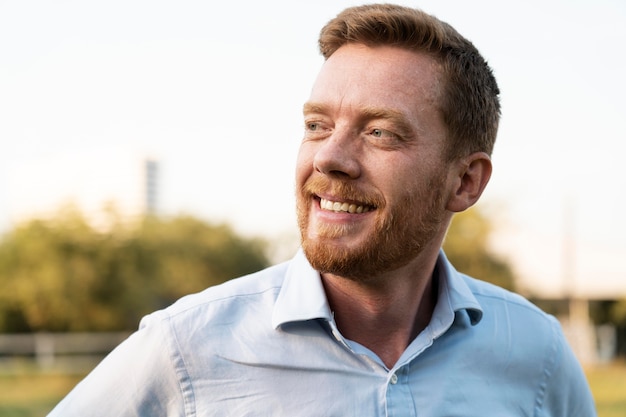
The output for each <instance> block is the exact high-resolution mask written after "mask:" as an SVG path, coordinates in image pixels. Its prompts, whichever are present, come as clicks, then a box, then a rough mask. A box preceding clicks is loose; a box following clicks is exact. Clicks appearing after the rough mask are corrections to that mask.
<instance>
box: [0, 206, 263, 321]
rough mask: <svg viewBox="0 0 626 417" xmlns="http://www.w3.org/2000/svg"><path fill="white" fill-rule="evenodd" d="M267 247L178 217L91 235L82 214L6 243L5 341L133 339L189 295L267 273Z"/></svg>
mask: <svg viewBox="0 0 626 417" xmlns="http://www.w3.org/2000/svg"><path fill="white" fill-rule="evenodd" d="M264 250H265V243H264V242H262V241H260V240H256V239H244V238H242V237H239V236H237V235H236V234H235V233H234V232H233V231H232V230H231V229H230V228H229V227H228V226H226V225H210V224H207V223H204V222H202V221H200V220H198V219H195V218H192V217H188V216H180V217H176V218H173V219H160V218H155V217H146V218H144V219H142V220H140V221H139V222H138V223H137V224H133V225H128V224H124V223H123V222H121V221H119V220H115V221H113V222H112V225H111V227H110V228H108V229H107V231H106V232H102V231H99V230H96V229H94V228H93V227H92V226H90V224H89V223H88V222H87V221H86V220H85V219H84V218H83V217H82V216H81V215H80V214H79V213H77V212H76V211H71V210H70V211H65V212H62V213H61V214H59V215H58V216H56V217H55V218H54V219H52V220H48V221H44V220H32V221H29V222H27V223H25V224H22V225H20V226H18V227H17V228H15V229H14V230H12V231H11V232H9V233H8V234H7V235H5V236H4V237H3V239H2V240H1V241H0V287H1V288H2V291H1V292H0V331H5V332H22V331H40V330H46V331H87V330H89V331H99V330H132V329H135V328H136V326H137V323H138V320H139V319H140V318H141V316H143V315H144V314H146V313H149V312H151V311H154V310H156V309H159V308H163V307H165V306H167V305H169V304H171V303H172V302H173V301H175V300H176V299H178V298H180V297H181V296H183V295H185V294H189V293H192V292H196V291H200V290H202V289H204V288H206V287H207V286H211V285H215V284H219V283H221V282H224V281H226V280H227V279H230V278H234V277H237V276H240V275H244V274H246V273H250V272H253V271H255V270H258V269H261V268H263V267H265V266H267V263H268V262H267V259H266V257H265V255H264Z"/></svg>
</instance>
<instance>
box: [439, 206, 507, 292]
mask: <svg viewBox="0 0 626 417" xmlns="http://www.w3.org/2000/svg"><path fill="white" fill-rule="evenodd" d="M491 233H492V225H491V223H490V222H489V221H488V220H487V218H486V216H485V215H484V214H483V213H482V212H481V211H479V210H478V209H476V208H471V209H469V210H466V211H464V212H462V213H458V214H456V215H455V216H454V218H453V220H452V224H451V226H450V229H449V230H448V234H447V235H446V239H445V242H444V245H443V248H444V251H445V252H446V255H447V256H448V258H449V259H450V261H451V262H452V264H453V265H454V266H455V267H456V268H457V269H458V270H459V271H460V272H463V273H465V274H467V275H470V276H472V277H475V278H479V279H481V280H484V281H488V282H491V283H493V284H496V285H499V286H501V287H504V288H506V289H509V290H515V277H514V274H513V271H512V269H511V267H510V266H509V264H508V263H507V262H505V261H504V260H502V259H501V258H500V257H498V256H497V255H495V254H494V253H493V252H492V251H491V250H490V248H489V238H490V236H491Z"/></svg>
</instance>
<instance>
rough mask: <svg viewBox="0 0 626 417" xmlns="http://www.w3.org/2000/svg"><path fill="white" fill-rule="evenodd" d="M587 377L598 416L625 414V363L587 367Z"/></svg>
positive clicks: (622, 416)
mask: <svg viewBox="0 0 626 417" xmlns="http://www.w3.org/2000/svg"><path fill="white" fill-rule="evenodd" d="M587 379H588V380H589V385H590V386H591V391H592V392H593V397H594V399H595V400H596V407H597V409H598V417H624V416H626V363H624V362H618V363H613V364H610V365H603V366H597V367H594V368H592V369H589V370H587Z"/></svg>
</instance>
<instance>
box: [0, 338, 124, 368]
mask: <svg viewBox="0 0 626 417" xmlns="http://www.w3.org/2000/svg"><path fill="white" fill-rule="evenodd" d="M129 334H130V333H128V332H112V333H28V334H0V374H12V373H18V372H23V371H24V370H32V371H40V372H61V373H85V372H89V371H90V370H91V369H92V368H93V367H94V366H95V365H96V364H97V363H98V362H99V361H100V360H102V358H104V356H106V355H107V354H108V353H109V352H110V351H111V350H113V349H114V348H115V346H117V345H118V344H119V343H120V342H122V341H123V340H124V339H126V338H127V337H128V336H129Z"/></svg>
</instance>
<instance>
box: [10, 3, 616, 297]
mask: <svg viewBox="0 0 626 417" xmlns="http://www.w3.org/2000/svg"><path fill="white" fill-rule="evenodd" d="M212 3H215V2H209V1H206V0H204V1H203V0H182V1H180V0H178V1H174V0H168V1H154V0H151V1H148V0H138V1H121V0H108V1H78V0H74V1H71V0H69V1H60V0H59V1H55V2H50V1H44V0H39V1H29V0H0V145H1V146H0V229H6V228H7V227H8V225H9V223H8V218H9V213H10V210H11V208H10V205H11V199H16V198H18V196H17V193H19V190H14V189H12V190H11V191H9V189H8V187H7V184H8V183H9V180H8V176H9V173H10V172H15V170H14V168H15V167H19V166H21V165H23V164H27V163H32V161H34V160H35V161H36V160H38V159H41V158H46V157H48V156H52V155H59V154H66V153H80V152H81V151H85V152H91V153H92V152H94V149H96V150H97V149H102V150H103V152H105V151H106V149H108V148H110V147H119V146H124V147H125V146H128V147H129V148H132V149H133V150H140V151H145V152H149V153H151V154H155V155H157V156H158V157H159V158H160V160H161V163H162V176H161V180H162V186H163V187H162V192H161V200H160V201H161V207H162V209H163V211H164V212H165V213H169V214H174V213H178V212H186V213H191V214H193V215H197V216H199V217H202V218H205V219H207V220H212V221H221V220H227V221H229V222H231V223H232V224H233V225H234V226H235V227H236V228H237V229H238V230H240V231H243V232H245V233H253V234H263V235H266V236H270V237H272V236H284V235H288V236H296V232H295V216H294V214H293V212H294V208H293V206H294V203H293V171H294V166H295V156H296V153H297V149H298V145H299V141H300V138H301V130H302V128H301V125H302V121H301V106H302V103H303V102H304V101H305V100H306V98H307V96H308V92H309V89H310V86H311V84H312V82H313V79H314V77H315V75H316V73H317V71H318V69H319V67H320V65H321V63H322V59H321V57H320V56H319V54H318V52H317V45H316V41H317V35H318V32H319V29H320V28H321V27H322V25H323V24H324V23H326V22H327V21H328V20H329V19H330V18H332V17H333V16H334V15H336V14H337V13H338V12H339V11H340V10H342V9H343V8H344V7H347V6H350V5H355V4H359V3H360V2H355V1H345V0H314V1H288V0H266V1H263V2H260V1H256V0H244V1H239V2H219V6H215V5H213V4H212ZM399 3H402V4H407V5H412V6H417V7H421V8H423V9H424V10H426V11H428V12H430V13H433V14H435V15H437V16H438V17H439V18H441V19H442V20H445V21H447V22H449V23H451V24H452V25H453V26H455V27H456V28H457V29H458V30H459V31H460V32H461V33H462V34H464V35H465V36H466V37H468V38H469V39H470V40H472V41H473V42H474V43H475V45H476V46H477V47H478V48H479V50H481V52H482V53H483V55H485V57H486V58H487V60H488V61H489V62H490V64H491V65H492V67H493V68H494V72H495V74H496V77H497V79H498V81H499V84H500V88H501V90H502V104H503V118H502V123H501V129H500V133H499V138H498V143H497V144H496V151H495V153H494V166H495V171H494V175H493V178H492V182H491V184H490V185H489V187H488V189H487V192H486V194H485V196H484V197H483V201H482V202H481V203H480V204H481V205H482V206H483V207H484V208H485V209H489V210H490V212H491V213H492V214H493V219H494V221H496V223H497V225H498V226H499V229H498V230H499V233H498V236H497V239H496V243H497V245H498V248H499V250H500V251H501V252H503V253H504V254H505V255H506V256H507V257H509V258H510V259H511V260H513V262H514V264H515V267H516V269H517V271H518V273H519V274H520V276H521V278H522V279H523V283H524V284H525V285H526V286H527V287H529V288H532V289H536V290H537V289H541V290H542V291H544V292H545V293H546V294H548V293H553V292H555V291H559V290H561V289H562V288H564V286H566V285H567V286H569V287H570V288H572V290H573V291H574V292H579V293H586V294H591V295H606V294H612V295H615V294H620V293H621V294H622V295H624V296H626V263H625V262H624V261H623V259H622V258H624V257H625V256H626V219H625V217H624V215H623V208H624V207H625V206H626V176H625V175H624V171H623V169H622V165H623V162H622V161H623V159H624V152H625V147H624V141H625V140H626V123H625V122H626V105H625V97H626V82H625V81H624V74H626V58H625V55H624V44H625V42H626V3H625V2H623V1H621V0H587V1H575V0H569V1H561V0H547V1H546V0H531V1H497V0H474V1H466V0H449V1H446V0H425V1H420V2H417V1H399ZM112 169H115V167H112ZM19 198H23V196H22V197H19ZM565 207H569V209H568V211H566V210H565ZM566 212H568V213H569V215H568V216H564V213H566ZM564 217H565V218H569V219H571V224H572V225H573V226H572V229H571V230H572V236H573V241H572V242H573V243H571V247H572V248H573V252H572V253H573V255H572V259H573V263H572V264H571V265H570V266H569V267H568V268H567V270H571V271H572V274H573V275H572V277H571V279H570V281H569V283H567V284H566V283H565V281H564V278H563V276H564V267H563V256H562V253H563V240H564V238H563V235H564V229H565V226H564V225H565V223H566V221H564Z"/></svg>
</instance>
